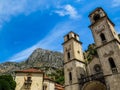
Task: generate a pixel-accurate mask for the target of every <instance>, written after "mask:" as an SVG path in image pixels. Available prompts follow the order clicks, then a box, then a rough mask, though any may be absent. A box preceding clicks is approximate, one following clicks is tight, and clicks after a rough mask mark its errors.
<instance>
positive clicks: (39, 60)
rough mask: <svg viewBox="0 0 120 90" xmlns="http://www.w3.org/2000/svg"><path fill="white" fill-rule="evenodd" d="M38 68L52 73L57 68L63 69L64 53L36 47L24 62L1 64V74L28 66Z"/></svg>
mask: <svg viewBox="0 0 120 90" xmlns="http://www.w3.org/2000/svg"><path fill="white" fill-rule="evenodd" d="M30 67H34V68H38V69H41V70H43V71H45V72H46V74H51V73H53V72H56V71H55V70H58V69H59V70H62V69H63V54H62V53H60V52H55V51H49V50H44V49H41V48H38V49H36V50H35V51H33V53H32V54H31V55H30V57H29V58H28V59H27V60H25V61H22V62H19V63H17V62H5V63H2V64H0V74H3V73H12V72H13V71H15V70H20V69H26V68H30Z"/></svg>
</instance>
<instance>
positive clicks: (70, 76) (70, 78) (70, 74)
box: [69, 72, 72, 81]
mask: <svg viewBox="0 0 120 90" xmlns="http://www.w3.org/2000/svg"><path fill="white" fill-rule="evenodd" d="M69 80H70V81H72V73H71V72H69Z"/></svg>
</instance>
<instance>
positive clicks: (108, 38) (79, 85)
mask: <svg viewBox="0 0 120 90" xmlns="http://www.w3.org/2000/svg"><path fill="white" fill-rule="evenodd" d="M89 19H90V22H91V25H90V26H89V28H90V29H91V32H92V34H93V37H94V42H95V46H96V47H95V49H96V51H97V56H95V57H94V58H93V59H92V61H90V62H89V63H87V61H86V60H85V59H84V56H83V52H82V46H81V45H82V43H81V42H80V41H79V35H78V34H76V33H74V32H72V31H71V32H69V33H68V34H67V35H65V36H64V42H63V44H62V45H63V49H64V77H65V84H64V89H65V90H120V39H119V37H118V34H117V33H116V31H115V29H114V26H115V25H114V23H113V22H112V21H111V20H110V18H109V17H108V15H107V13H106V12H105V11H104V10H103V9H102V8H101V7H98V8H96V9H95V10H94V11H92V12H91V13H90V14H89Z"/></svg>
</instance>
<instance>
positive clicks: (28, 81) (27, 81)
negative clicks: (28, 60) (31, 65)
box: [24, 80, 32, 85]
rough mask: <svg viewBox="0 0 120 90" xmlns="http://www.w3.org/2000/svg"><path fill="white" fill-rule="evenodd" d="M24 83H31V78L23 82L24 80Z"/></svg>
mask: <svg viewBox="0 0 120 90" xmlns="http://www.w3.org/2000/svg"><path fill="white" fill-rule="evenodd" d="M24 83H25V84H29V85H31V83H32V80H25V82H24Z"/></svg>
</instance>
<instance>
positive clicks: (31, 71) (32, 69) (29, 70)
mask: <svg viewBox="0 0 120 90" xmlns="http://www.w3.org/2000/svg"><path fill="white" fill-rule="evenodd" d="M15 72H16V73H43V72H42V71H41V70H38V69H34V68H30V69H25V70H18V71H15Z"/></svg>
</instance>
